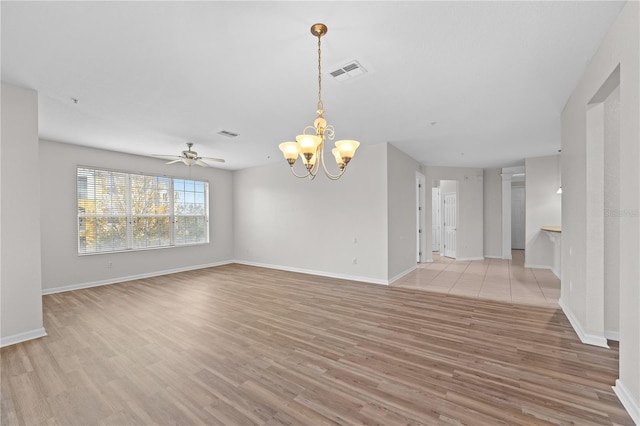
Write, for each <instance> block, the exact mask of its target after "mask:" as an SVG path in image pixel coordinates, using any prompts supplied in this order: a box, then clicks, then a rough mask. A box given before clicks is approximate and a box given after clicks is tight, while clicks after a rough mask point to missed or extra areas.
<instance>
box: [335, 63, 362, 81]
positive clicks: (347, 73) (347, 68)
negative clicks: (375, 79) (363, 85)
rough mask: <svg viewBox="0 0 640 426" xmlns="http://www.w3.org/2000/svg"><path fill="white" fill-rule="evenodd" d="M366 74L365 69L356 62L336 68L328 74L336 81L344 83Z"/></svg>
mask: <svg viewBox="0 0 640 426" xmlns="http://www.w3.org/2000/svg"><path fill="white" fill-rule="evenodd" d="M366 72H367V70H366V69H364V67H363V66H362V65H360V63H359V62H358V61H351V62H349V63H348V64H345V65H343V66H341V67H340V68H338V69H337V70H335V71H331V72H330V73H329V74H331V76H332V77H333V78H334V79H335V80H337V81H345V80H349V79H351V78H354V77H358V76H361V75H363V74H365V73H366Z"/></svg>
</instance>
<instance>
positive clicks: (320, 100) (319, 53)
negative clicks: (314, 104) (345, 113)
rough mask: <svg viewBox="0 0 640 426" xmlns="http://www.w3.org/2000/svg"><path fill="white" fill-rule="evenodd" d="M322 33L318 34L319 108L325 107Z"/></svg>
mask: <svg viewBox="0 0 640 426" xmlns="http://www.w3.org/2000/svg"><path fill="white" fill-rule="evenodd" d="M320 37H321V36H320V35H319V36H318V110H323V109H324V104H323V103H322V46H321V42H320Z"/></svg>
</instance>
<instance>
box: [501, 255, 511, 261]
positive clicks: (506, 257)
mask: <svg viewBox="0 0 640 426" xmlns="http://www.w3.org/2000/svg"><path fill="white" fill-rule="evenodd" d="M501 259H503V260H511V259H513V257H511V255H509V256H502V257H501Z"/></svg>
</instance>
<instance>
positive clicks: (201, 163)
mask: <svg viewBox="0 0 640 426" xmlns="http://www.w3.org/2000/svg"><path fill="white" fill-rule="evenodd" d="M196 164H197V165H198V166H202V167H209V165H208V164H207V163H205V162H204V161H202V160H201V159H199V158H198V159H197V160H196Z"/></svg>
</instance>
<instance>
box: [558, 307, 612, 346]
mask: <svg viewBox="0 0 640 426" xmlns="http://www.w3.org/2000/svg"><path fill="white" fill-rule="evenodd" d="M558 305H560V308H562V312H564V315H565V316H566V317H567V319H568V320H569V322H570V323H571V326H572V327H573V330H574V331H575V332H576V334H577V335H578V338H579V339H580V341H581V342H582V343H585V344H587V345H593V346H600V347H601V348H608V347H609V345H607V339H606V338H605V337H604V336H597V335H595V334H589V333H587V332H586V331H585V330H584V328H582V325H580V322H579V321H578V320H577V319H576V317H575V316H574V315H573V313H572V312H571V309H569V307H568V306H567V305H566V304H565V303H564V302H563V300H562V298H560V300H558Z"/></svg>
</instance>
